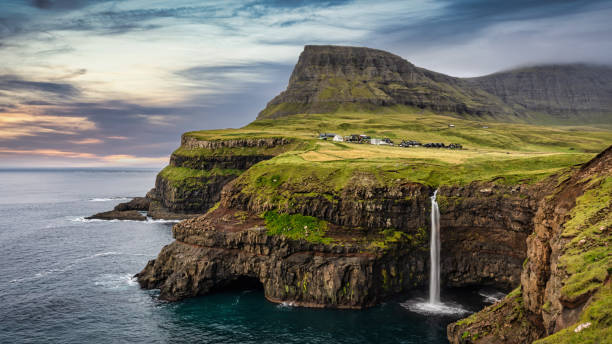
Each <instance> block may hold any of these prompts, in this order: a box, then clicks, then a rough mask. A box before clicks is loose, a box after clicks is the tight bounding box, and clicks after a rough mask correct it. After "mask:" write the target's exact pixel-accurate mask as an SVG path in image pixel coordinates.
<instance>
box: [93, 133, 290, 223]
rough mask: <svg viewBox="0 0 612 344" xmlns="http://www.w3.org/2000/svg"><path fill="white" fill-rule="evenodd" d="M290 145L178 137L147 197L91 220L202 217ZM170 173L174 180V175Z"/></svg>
mask: <svg viewBox="0 0 612 344" xmlns="http://www.w3.org/2000/svg"><path fill="white" fill-rule="evenodd" d="M294 142H295V140H293V139H288V138H283V137H262V138H245V139H226V140H219V139H217V140H202V139H199V138H197V137H194V136H191V135H190V134H189V133H187V134H183V136H182V137H181V147H180V148H179V149H178V150H176V151H175V152H174V153H172V155H171V156H170V162H169V166H168V167H166V169H164V170H163V171H162V172H160V173H159V174H158V175H157V177H156V179H155V187H154V188H153V189H151V190H150V191H149V192H148V193H147V195H146V197H136V198H134V199H133V200H132V201H130V202H127V203H121V204H119V205H118V206H117V207H115V209H114V211H111V212H104V213H100V214H96V215H94V216H93V217H92V218H99V219H127V218H129V219H136V218H137V217H136V215H135V213H133V212H130V213H126V212H124V211H127V210H138V211H147V212H148V215H149V216H151V217H152V218H154V219H187V218H191V217H194V216H197V215H201V214H204V213H205V212H206V211H207V210H208V209H210V208H211V207H213V206H214V205H215V204H216V203H217V202H219V200H220V198H221V190H222V189H223V187H224V186H225V185H226V184H227V183H228V182H230V181H232V180H233V179H235V178H236V177H237V176H238V175H240V173H242V172H243V171H245V170H247V169H249V168H250V167H251V166H253V165H255V164H257V163H258V162H260V161H264V160H268V159H271V158H273V157H275V156H276V155H278V154H280V153H282V152H283V151H284V150H286V149H289V148H290V147H291V144H292V143H294ZM172 168H176V169H175V170H172ZM174 171H178V174H179V177H174V176H173V172H174ZM183 174H185V175H183ZM173 177H174V178H173ZM141 216H142V215H141ZM142 219H143V220H144V219H146V217H144V216H143V218H142Z"/></svg>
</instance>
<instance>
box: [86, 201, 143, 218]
mask: <svg viewBox="0 0 612 344" xmlns="http://www.w3.org/2000/svg"><path fill="white" fill-rule="evenodd" d="M149 204H150V201H149V199H148V198H146V197H134V198H133V199H132V200H131V201H129V202H125V203H119V204H118V205H116V206H115V208H114V209H113V210H111V211H105V212H101V213H97V214H95V215H92V216H89V217H87V218H86V219H88V220H92V219H96V220H132V221H145V220H146V219H147V217H146V216H144V215H142V213H141V212H142V211H147V210H149Z"/></svg>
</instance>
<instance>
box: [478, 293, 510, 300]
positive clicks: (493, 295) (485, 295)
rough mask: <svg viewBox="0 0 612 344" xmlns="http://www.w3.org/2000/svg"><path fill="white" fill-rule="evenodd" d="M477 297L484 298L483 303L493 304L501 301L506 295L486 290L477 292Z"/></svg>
mask: <svg viewBox="0 0 612 344" xmlns="http://www.w3.org/2000/svg"><path fill="white" fill-rule="evenodd" d="M478 295H480V296H482V297H483V298H484V302H487V303H495V302H497V301H499V300H501V299H503V298H504V297H505V296H506V294H504V293H502V292H499V291H487V290H481V291H479V292H478Z"/></svg>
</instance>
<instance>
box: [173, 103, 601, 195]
mask: <svg viewBox="0 0 612 344" xmlns="http://www.w3.org/2000/svg"><path fill="white" fill-rule="evenodd" d="M395 110H397V111H400V110H402V111H403V112H402V113H387V114H385V115H384V116H383V115H380V114H369V113H365V114H364V113H360V114H355V113H345V114H333V115H324V114H319V115H296V116H291V117H286V118H283V119H282V120H257V121H255V122H253V123H251V124H249V125H248V126H246V127H243V128H240V129H231V130H210V131H199V132H190V133H188V134H186V135H189V136H191V137H193V138H196V139H198V140H231V139H235V138H237V137H243V138H265V137H278V136H285V137H288V138H291V139H292V140H294V142H299V143H295V144H293V145H292V146H291V147H285V148H282V149H283V150H285V152H284V153H282V154H279V155H278V156H276V157H275V158H273V159H270V160H266V161H262V162H260V163H258V164H256V165H254V166H253V167H252V168H250V169H249V170H248V173H247V174H246V175H244V176H242V177H241V178H247V179H249V181H250V182H249V185H251V186H252V187H253V188H254V189H261V187H262V186H261V185H258V184H259V183H260V182H257V180H262V178H267V177H271V176H274V175H278V176H279V177H278V178H277V182H276V183H284V182H296V183H298V182H299V183H304V182H307V181H305V180H309V179H308V178H311V179H313V180H316V182H315V183H320V185H324V188H327V189H331V190H338V189H341V188H342V187H344V186H345V185H346V182H347V181H348V180H349V179H350V178H351V176H353V175H354V174H355V173H356V172H357V171H359V172H366V173H368V174H371V175H373V176H375V177H376V178H377V179H378V180H379V181H380V182H381V183H383V184H384V183H393V182H395V181H396V180H401V181H414V182H420V183H424V184H428V185H432V186H436V185H441V184H466V183H469V182H471V181H473V180H492V179H497V180H498V181H499V182H502V183H518V182H532V181H536V180H539V179H541V178H543V177H546V176H548V175H550V174H552V173H554V172H557V171H558V170H559V169H562V168H565V167H568V166H572V165H575V164H579V163H583V162H585V161H587V160H589V159H590V158H592V157H593V155H594V154H593V153H595V152H598V151H601V150H602V149H603V148H605V147H606V146H607V145H608V144H609V143H610V142H612V132H610V131H607V130H603V129H597V128H591V127H545V126H534V125H526V124H505V123H493V122H484V121H470V120H461V119H456V118H452V117H447V116H440V115H435V114H433V113H429V112H421V111H419V110H414V109H410V108H402V109H399V108H395ZM449 124H453V125H454V127H453V128H450V127H449ZM321 132H333V133H336V134H340V135H348V134H353V133H356V134H366V135H370V136H372V137H379V138H382V137H388V138H391V139H392V140H395V142H396V143H399V142H400V141H401V140H402V139H409V140H418V141H421V142H423V143H425V142H444V143H447V144H448V143H451V142H453V143H460V144H462V145H463V147H464V149H462V150H447V149H434V148H402V147H390V146H375V145H369V144H351V143H345V142H332V141H323V140H318V139H316V137H317V135H318V133H321ZM249 149H250V150H249V151H248V152H247V153H248V154H251V153H250V152H252V151H258V148H249ZM278 149H279V148H277V150H278ZM220 152H223V151H222V150H221V151H220ZM176 153H180V154H183V155H190V154H195V153H197V152H196V151H185V150H184V149H183V148H181V149H179V150H178V151H177V152H175V154H176ZM276 153H278V152H276ZM207 154H212V153H209V152H207ZM307 177H308V178H307ZM260 191H261V190H260Z"/></svg>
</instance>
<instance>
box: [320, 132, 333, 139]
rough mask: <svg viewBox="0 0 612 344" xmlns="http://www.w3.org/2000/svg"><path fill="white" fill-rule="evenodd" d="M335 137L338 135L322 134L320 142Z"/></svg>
mask: <svg viewBox="0 0 612 344" xmlns="http://www.w3.org/2000/svg"><path fill="white" fill-rule="evenodd" d="M335 136H337V135H336V134H332V133H322V134H319V140H328V139H333V138H334V137H335Z"/></svg>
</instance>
